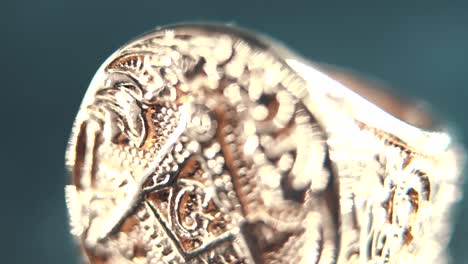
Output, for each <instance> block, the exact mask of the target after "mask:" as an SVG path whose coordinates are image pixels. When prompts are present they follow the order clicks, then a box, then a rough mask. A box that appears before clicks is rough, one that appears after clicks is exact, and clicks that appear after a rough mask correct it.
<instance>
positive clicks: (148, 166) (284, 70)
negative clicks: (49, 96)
mask: <svg viewBox="0 0 468 264" xmlns="http://www.w3.org/2000/svg"><path fill="white" fill-rule="evenodd" d="M450 141H451V138H450V137H449V136H448V135H447V134H445V133H442V132H426V131H424V130H422V129H419V128H417V127H415V126H412V125H410V124H407V123H405V122H403V121H401V120H399V119H397V118H395V117H394V116H392V115H389V114H387V113H386V112H384V111H383V110H381V109H380V108H378V107H376V106H375V105H374V104H372V103H371V102H369V101H367V100H364V99H363V98H362V97H360V96H359V95H357V94H355V93H354V92H352V91H351V90H350V89H348V88H347V87H345V86H343V85H341V84H340V83H339V82H337V81H335V80H333V79H332V78H330V77H329V76H327V75H326V74H324V73H322V72H321V71H320V70H318V69H316V68H315V67H313V66H311V64H308V63H306V62H304V61H302V60H301V59H300V58H298V57H297V56H295V55H293V54H292V53H291V52H289V51H287V50H286V49H284V48H283V47H280V45H278V44H275V43H274V42H272V41H271V40H266V39H264V38H263V37H258V36H253V35H252V34H250V33H245V32H241V31H239V30H237V29H234V28H230V27H224V26H207V25H203V26H202V25H198V26H197V25H185V26H183V25H181V26H174V27H168V28H162V29H159V30H156V31H154V32H151V33H148V34H146V35H144V36H142V37H140V38H138V39H136V40H134V41H132V42H130V43H129V44H127V45H126V46H124V47H123V48H121V49H120V50H118V51H117V52H116V53H115V54H113V55H112V56H111V57H110V58H109V59H108V60H107V61H106V62H105V63H104V65H103V66H102V67H101V68H100V69H99V71H98V72H97V74H96V76H95V77H94V79H93V81H92V83H91V85H90V87H89V89H88V92H87V94H86V96H85V98H84V101H83V104H82V106H81V109H80V111H79V113H78V116H77V119H76V122H75V125H74V128H73V133H72V137H71V140H70V145H69V149H68V152H67V166H68V168H69V170H70V172H71V175H72V183H71V184H70V185H69V186H67V187H66V198H67V205H68V208H69V214H70V220H71V231H72V233H73V235H75V236H76V238H77V239H78V240H79V241H80V243H81V245H82V249H83V253H84V256H85V260H86V261H89V262H90V263H440V262H441V261H444V260H445V257H444V246H445V244H446V243H447V240H448V238H449V233H450V228H449V224H450V222H449V218H450V206H451V204H452V203H453V202H454V201H456V200H457V198H458V197H459V190H458V187H457V183H458V175H459V171H458V169H459V168H460V164H459V162H460V154H459V153H458V152H457V151H456V150H455V147H453V144H451V142H450Z"/></svg>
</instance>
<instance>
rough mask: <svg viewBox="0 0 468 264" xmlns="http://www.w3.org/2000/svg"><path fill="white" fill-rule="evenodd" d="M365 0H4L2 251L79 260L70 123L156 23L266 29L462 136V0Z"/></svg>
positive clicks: (466, 9)
mask: <svg viewBox="0 0 468 264" xmlns="http://www.w3.org/2000/svg"><path fill="white" fill-rule="evenodd" d="M345 2H346V3H345ZM375 2H377V1H357V0H356V1H342V3H338V2H334V3H331V2H328V3H327V4H323V3H319V2H314V1H302V2H297V1H278V2H274V1H256V2H254V1H252V0H251V1H220V0H218V1H156V0H151V1H149V0H145V1H117V0H114V1H107V0H106V1H104V0H100V1H63V0H42V1H34V0H16V1H8V0H7V1H2V3H1V4H0V29H1V35H0V36H1V37H0V47H1V55H0V56H1V60H0V61H1V64H0V65H1V66H0V67H1V68H0V69H1V70H0V76H1V82H2V83H1V95H0V98H1V102H0V113H1V116H0V117H1V119H0V127H1V129H0V135H1V137H0V138H2V144H1V145H0V165H1V169H0V174H1V180H2V181H1V183H0V186H1V187H0V188H1V191H0V201H1V208H2V211H1V213H0V214H1V217H0V227H1V228H2V229H1V231H0V234H1V240H0V243H1V244H0V252H2V254H1V257H0V262H1V263H6V264H9V263H47V264H48V263H60V264H64V263H77V262H78V261H77V260H76V256H77V254H76V252H75V251H74V246H73V243H72V241H71V238H70V235H69V234H68V223H67V216H66V210H65V202H64V190H63V188H64V186H65V184H66V183H67V182H68V178H67V177H66V175H65V170H64V151H65V147H66V144H67V140H68V136H69V132H70V129H71V126H72V122H73V119H74V117H75V114H76V112H77V110H78V107H79V104H80V101H81V99H82V97H83V95H84V92H85V90H86V88H87V86H88V83H89V81H90V80H91V78H92V76H93V74H94V72H95V71H96V70H97V68H98V67H99V66H100V64H101V63H102V62H103V61H104V60H105V59H106V58H107V56H109V55H110V54H111V53H112V52H113V51H114V50H115V49H117V48H118V47H119V46H120V45H122V44H124V43H125V42H127V41H128V40H130V39H131V38H133V37H135V36H137V35H139V34H141V33H143V32H145V31H148V30H151V29H152V28H154V27H156V26H160V25H166V24H170V23H177V22H186V21H219V22H224V23H231V24H235V25H239V26H242V27H246V28H249V29H253V30H256V31H259V32H263V33H266V34H268V35H270V36H272V37H273V38H276V39H278V40H280V41H282V42H284V43H286V44H287V45H288V46H289V47H290V48H292V49H293V50H296V51H298V52H299V53H301V54H303V55H304V56H305V57H307V58H311V59H313V60H316V61H321V62H327V63H331V64H336V65H339V66H342V67H345V68H349V69H352V70H355V71H358V72H362V73H364V74H368V75H370V76H374V77H376V78H378V79H382V80H385V81H387V82H389V83H390V84H392V85H394V86H395V87H396V89H397V92H399V93H402V94H405V95H407V96H410V97H414V98H419V99H422V100H424V101H427V102H429V103H430V104H432V105H433V110H434V111H435V112H438V113H440V114H441V116H442V117H443V118H446V119H447V120H449V124H450V126H451V127H452V128H453V129H454V130H455V131H457V133H458V136H459V137H460V139H461V140H462V141H463V142H468V136H467V134H466V133H464V132H466V131H468V117H467V116H468V112H467V109H468V108H467V107H466V97H467V95H468V65H467V64H468V52H467V49H468V2H466V1H465V2H463V1H459V2H458V3H456V2H453V3H449V1H445V2H444V1H438V4H437V3H436V2H431V1H419V2H418V1H401V2H396V1H387V2H386V3H383V1H380V3H375ZM465 189H466V188H465ZM466 192H467V193H468V190H467V191H466ZM447 195H453V194H451V193H447ZM467 218H468V202H467V201H463V202H462V203H461V204H460V205H459V210H458V214H457V217H456V219H455V229H454V235H453V239H452V242H451V244H450V252H451V254H452V255H453V257H454V263H468V225H467V222H466V221H467V220H466V219H467Z"/></svg>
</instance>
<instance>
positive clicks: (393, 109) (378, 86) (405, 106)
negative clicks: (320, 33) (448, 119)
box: [317, 64, 437, 130]
mask: <svg viewBox="0 0 468 264" xmlns="http://www.w3.org/2000/svg"><path fill="white" fill-rule="evenodd" d="M317 66H318V68H319V69H320V70H321V71H323V72H324V73H326V74H328V75H329V76H330V77H332V78H333V79H335V80H336V81H338V82H340V83H342V84H343V85H345V86H346V87H348V88H349V89H350V90H352V91H353V92H355V93H357V94H359V95H360V96H362V97H364V98H365V99H367V100H368V101H370V102H372V103H373V104H375V105H376V106H378V107H380V108H381V109H382V110H384V111H386V112H388V113H389V114H391V115H393V116H395V117H397V118H398V119H400V120H402V121H404V122H406V123H409V124H411V125H413V126H416V127H419V128H422V129H431V130H433V129H436V127H437V122H436V121H435V120H434V118H433V115H432V113H430V112H429V111H428V109H427V108H426V107H425V105H424V104H422V103H421V102H411V100H408V99H405V98H403V97H401V96H399V95H398V94H395V93H393V92H390V90H392V89H390V88H389V86H388V85H386V84H385V83H384V82H382V81H377V80H375V79H374V80H372V79H368V78H365V77H363V76H362V75H360V74H357V73H355V72H351V71H349V70H344V69H340V68H337V67H334V66H330V65H326V64H318V65H317Z"/></svg>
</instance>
